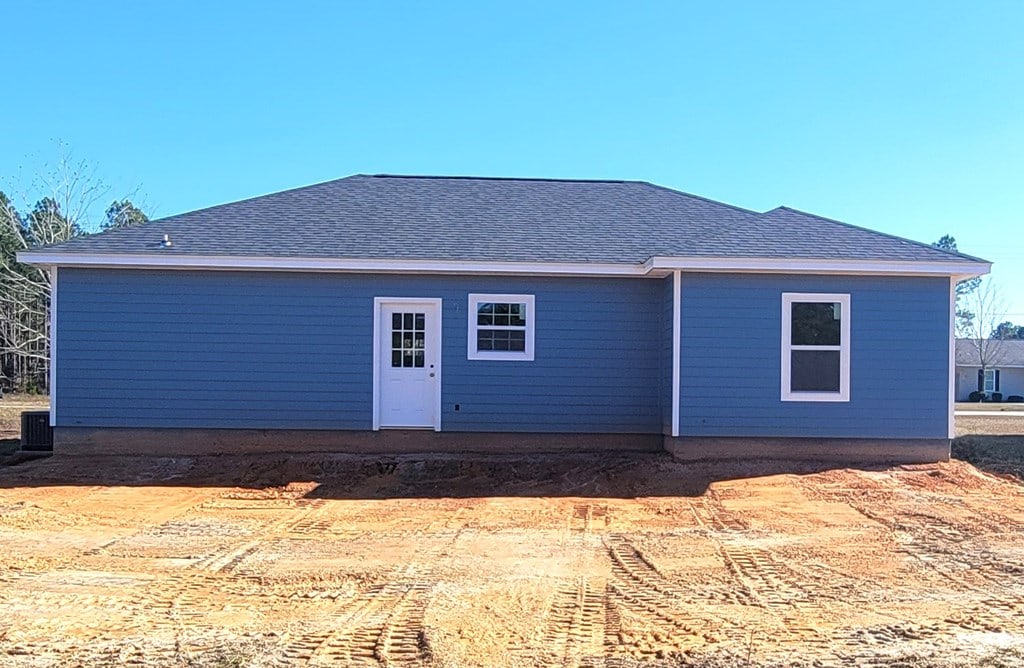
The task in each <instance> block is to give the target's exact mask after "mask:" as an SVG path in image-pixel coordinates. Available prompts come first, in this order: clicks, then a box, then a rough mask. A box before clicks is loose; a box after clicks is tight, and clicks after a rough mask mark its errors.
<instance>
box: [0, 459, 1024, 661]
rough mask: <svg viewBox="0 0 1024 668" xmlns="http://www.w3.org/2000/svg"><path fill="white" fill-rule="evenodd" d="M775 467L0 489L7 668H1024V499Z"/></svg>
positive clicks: (25, 474)
mask: <svg viewBox="0 0 1024 668" xmlns="http://www.w3.org/2000/svg"><path fill="white" fill-rule="evenodd" d="M765 466H767V464H745V465H743V466H737V465H732V466H728V467H725V466H721V465H718V466H710V465H693V464H689V465H683V464H679V463H676V462H674V461H672V460H671V459H670V458H668V457H667V456H661V455H649V456H634V457H631V458H628V459H627V458H619V457H612V456H607V455H604V456H601V455H577V456H558V457H555V456H548V457H541V456H535V457H518V458H516V457H481V458H474V459H456V458H449V457H433V458H424V457H422V456H419V457H416V456H408V457H399V458H392V459H372V458H366V457H346V456H302V457H292V458H285V457H276V458H275V457H250V458H237V457H210V458H201V459H196V458H180V459H169V458H167V459H158V458H137V459H124V458H111V459H103V458H96V459H89V460H79V459H71V458H66V459H61V458H57V459H49V460H41V461H35V462H29V463H25V464H21V465H19V466H15V467H10V468H5V469H0V545H2V546H3V550H2V558H0V665H32V666H36V665H39V666H42V665H59V666H70V665H83V666H86V665H87V666H96V665H124V664H134V665H167V666H171V665H175V666H176V665H210V666H214V665H216V666H245V665H275V666H283V665H386V666H414V665H424V666H439V667H440V666H444V667H456V666H529V665H557V666H606V667H611V666H638V665H645V666H646V665H651V666H654V665H673V666H675V665H700V666H731V665H744V666H765V665H774V666H846V665H849V666H855V665H856V666H860V665H872V666H875V665H902V666H924V665H929V666H931V665H934V666H948V665H964V666H967V665H979V664H981V662H983V661H985V662H991V663H986V664H984V665H993V666H995V665H1006V666H1010V665H1021V664H1022V663H1024V486H1022V485H1021V484H1019V482H1014V481H1012V480H1010V479H1008V478H1002V477H997V476H993V475H989V474H986V473H983V472H981V471H979V470H976V469H975V468H973V467H972V466H970V465H968V464H965V463H962V462H956V461H954V462H951V463H948V464H941V465H933V466H913V467H900V468H894V469H878V470H849V469H835V470H829V469H826V468H817V469H816V468H815V467H814V466H812V465H800V466H799V467H798V468H795V465H792V464H782V463H776V464H774V465H773V466H776V467H777V469H776V470H775V471H771V470H767V469H765V468H764V467H765ZM897 662H898V663H897Z"/></svg>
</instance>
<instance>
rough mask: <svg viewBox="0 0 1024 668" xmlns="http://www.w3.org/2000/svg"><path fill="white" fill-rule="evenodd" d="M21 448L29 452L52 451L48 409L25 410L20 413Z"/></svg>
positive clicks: (51, 429)
mask: <svg viewBox="0 0 1024 668" xmlns="http://www.w3.org/2000/svg"><path fill="white" fill-rule="evenodd" d="M21 449H22V450H26V451H29V452H52V451H53V427H51V426H50V411H25V412H23V413H22V414H21Z"/></svg>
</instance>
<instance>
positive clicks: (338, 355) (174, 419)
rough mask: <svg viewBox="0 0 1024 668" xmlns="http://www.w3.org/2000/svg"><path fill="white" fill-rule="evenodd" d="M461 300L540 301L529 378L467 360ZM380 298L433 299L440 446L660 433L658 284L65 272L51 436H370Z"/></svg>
mask: <svg viewBox="0 0 1024 668" xmlns="http://www.w3.org/2000/svg"><path fill="white" fill-rule="evenodd" d="M470 292H483V293H486V292H498V293H510V292H511V293H527V294H534V295H536V310H537V321H536V337H537V339H536V360H535V361H534V362H488V361H469V360H467V359H466V337H467V314H466V309H467V303H468V294H469V293H470ZM374 297H440V298H442V300H443V319H442V323H443V332H442V344H443V350H442V359H443V362H442V429H443V430H445V431H520V432H596V433H600V432H613V433H660V431H661V428H662V410H661V408H662V407H661V402H662V397H661V396H660V393H661V390H660V389H659V388H660V384H659V379H660V378H661V377H662V374H663V369H662V368H661V367H662V366H663V363H664V360H663V359H662V349H663V341H662V338H661V335H662V328H661V323H660V320H661V312H662V310H663V303H662V299H663V295H662V282H661V281H658V280H637V279H584V278H580V279H571V278H559V279H539V278H509V277H501V278H498V277H421V276H404V277H403V276H384V275H344V274H327V273H323V274H314V273H272V272H202V271H143V270H139V271H134V270H106V269H70V268H64V269H61V270H60V272H59V287H58V313H57V321H58V345H57V356H58V358H57V398H56V408H57V420H58V426H62V427H71V426H90V427H118V426H124V427H206V428H217V427H224V428H232V427H234V428H258V429H263V428H266V429H271V428H292V429H369V428H371V419H372V401H373V397H372V374H373V361H372V360H373V341H372V333H373V298H374ZM455 404H459V405H460V410H459V411H455V410H454V406H455Z"/></svg>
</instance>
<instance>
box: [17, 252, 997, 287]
mask: <svg viewBox="0 0 1024 668" xmlns="http://www.w3.org/2000/svg"><path fill="white" fill-rule="evenodd" d="M18 261H19V262H24V263H27V264H34V265H38V266H44V267H93V268H117V269H184V270H188V269H192V270H199V269H202V270H217V271H302V272H310V271H312V272H318V271H322V272H350V273H403V274H499V275H539V276H634V277H653V278H657V277H663V276H667V275H669V274H670V273H672V272H674V271H683V272H721V273H751V274H842V275H869V276H952V277H954V278H956V279H957V280H962V279H964V278H970V277H973V276H980V275H982V274H987V273H988V272H989V271H990V270H991V268H992V265H991V264H990V263H988V262H970V261H950V262H901V261H890V260H842V259H813V258H809V259H802V258H766V257H734V258H728V257H700V256H690V257H663V256H655V257H652V258H650V259H649V260H647V261H646V262H644V263H640V264H634V263H607V262H605V263H602V262H494V261H468V262H467V261H458V260H401V259H373V258H368V259H359V258H318V257H270V256H237V255H181V254H178V255H175V254H163V253H161V254H159V255H155V254H148V253H147V254H121V253H107V254H88V255H87V254H78V253H56V252H54V253H48V252H45V251H22V252H20V253H18Z"/></svg>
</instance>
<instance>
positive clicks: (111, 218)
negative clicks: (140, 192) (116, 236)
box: [103, 199, 149, 230]
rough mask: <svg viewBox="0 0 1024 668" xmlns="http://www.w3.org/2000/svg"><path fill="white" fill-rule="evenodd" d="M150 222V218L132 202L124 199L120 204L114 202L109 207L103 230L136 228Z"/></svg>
mask: <svg viewBox="0 0 1024 668" xmlns="http://www.w3.org/2000/svg"><path fill="white" fill-rule="evenodd" d="M148 222H149V216H147V215H146V214H144V213H143V212H142V209H139V208H138V207H137V206H135V205H134V204H132V202H131V200H129V199H123V200H121V201H120V202H119V201H117V200H114V201H113V203H111V205H110V206H108V207H107V220H106V221H105V222H104V223H103V229H104V230H109V229H111V228H115V227H134V226H136V225H143V224H145V223H148Z"/></svg>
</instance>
